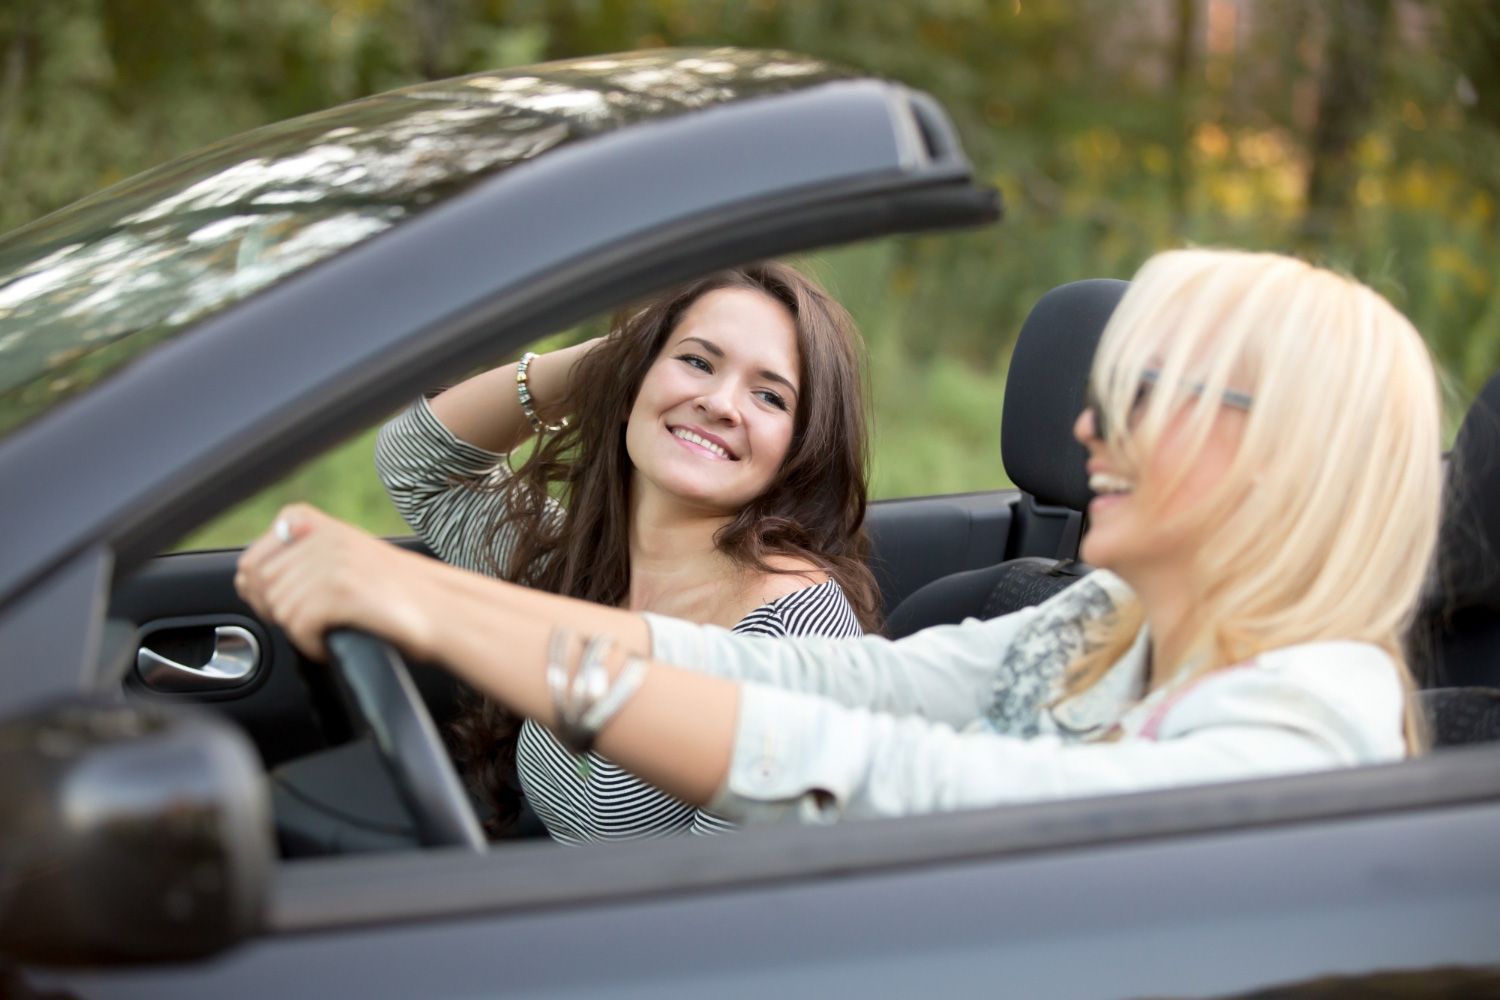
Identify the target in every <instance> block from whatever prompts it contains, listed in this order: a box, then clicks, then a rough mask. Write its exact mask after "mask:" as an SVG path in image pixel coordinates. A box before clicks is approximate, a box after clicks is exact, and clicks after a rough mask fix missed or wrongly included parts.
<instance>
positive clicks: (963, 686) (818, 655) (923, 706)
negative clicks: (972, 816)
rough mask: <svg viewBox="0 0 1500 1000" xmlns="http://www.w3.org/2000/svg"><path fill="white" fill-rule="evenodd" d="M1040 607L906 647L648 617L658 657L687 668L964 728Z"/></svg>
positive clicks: (871, 639)
mask: <svg viewBox="0 0 1500 1000" xmlns="http://www.w3.org/2000/svg"><path fill="white" fill-rule="evenodd" d="M1033 614H1035V611H1034V610H1031V609H1028V610H1026V611H1019V612H1017V613H1015V614H1013V615H1006V616H1004V617H1001V618H993V619H991V620H989V621H984V622H981V621H979V620H977V619H972V618H971V619H969V620H968V621H965V622H963V623H962V624H960V625H939V626H937V627H935V628H930V629H926V630H924V631H922V632H918V633H916V634H915V635H912V636H908V637H907V638H905V639H901V640H899V641H892V640H890V639H885V638H882V637H880V636H865V637H863V638H858V639H834V638H826V637H814V636H806V637H798V638H790V637H789V638H770V637H761V636H754V637H751V636H738V635H734V634H732V633H730V632H729V631H727V630H725V629H722V628H717V627H714V626H712V625H695V624H692V623H690V622H684V621H681V620H678V619H675V618H667V617H664V616H661V615H653V614H647V615H646V616H645V617H646V620H647V623H648V624H649V625H650V628H651V639H652V656H654V657H655V658H656V659H658V660H661V661H662V662H664V663H670V664H673V665H675V666H680V667H683V668H685V669H689V670H696V671H699V672H701V673H706V674H712V675H714V676H717V677H725V678H729V679H731V680H738V681H748V682H753V683H756V684H762V685H770V686H772V687H776V688H780V689H783V690H788V691H798V692H804V693H807V694H814V695H819V696H821V697H823V698H826V699H829V700H830V701H831V702H833V703H836V704H837V705H843V706H848V707H857V708H867V709H871V710H874V711H879V712H888V713H891V714H893V715H920V716H922V717H924V718H926V719H931V720H935V721H940V722H947V723H949V724H951V725H956V726H962V725H966V724H968V723H969V722H971V721H972V720H974V719H976V718H979V717H980V715H982V714H983V712H984V710H985V708H986V707H987V706H988V705H989V703H990V701H991V700H992V699H993V696H994V681H995V670H996V667H997V665H998V664H999V662H1000V658H1001V656H1003V655H1004V653H1005V651H1006V649H1007V648H1008V647H1009V645H1010V643H1011V641H1012V640H1013V639H1014V638H1015V635H1016V633H1017V631H1019V630H1020V628H1021V627H1022V625H1024V624H1025V623H1026V621H1028V620H1029V618H1030V616H1031V615H1033Z"/></svg>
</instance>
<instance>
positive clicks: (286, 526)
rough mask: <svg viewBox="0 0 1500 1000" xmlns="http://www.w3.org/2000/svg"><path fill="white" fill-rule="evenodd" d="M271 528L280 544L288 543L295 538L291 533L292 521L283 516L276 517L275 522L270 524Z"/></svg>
mask: <svg viewBox="0 0 1500 1000" xmlns="http://www.w3.org/2000/svg"><path fill="white" fill-rule="evenodd" d="M271 530H272V532H274V533H275V535H276V537H277V539H279V540H280V542H281V544H282V545H290V544H292V542H293V541H295V540H296V536H294V535H293V534H292V522H290V521H288V520H287V519H286V518H284V517H278V518H277V519H276V523H275V524H273V525H271Z"/></svg>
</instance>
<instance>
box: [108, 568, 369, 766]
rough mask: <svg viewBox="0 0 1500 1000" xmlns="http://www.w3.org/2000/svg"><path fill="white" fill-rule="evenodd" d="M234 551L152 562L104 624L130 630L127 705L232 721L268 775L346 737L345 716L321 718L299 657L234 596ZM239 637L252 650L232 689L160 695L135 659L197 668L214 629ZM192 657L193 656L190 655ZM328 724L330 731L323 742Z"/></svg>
mask: <svg viewBox="0 0 1500 1000" xmlns="http://www.w3.org/2000/svg"><path fill="white" fill-rule="evenodd" d="M239 555H240V553H239V550H236V549H215V550H211V551H205V552H184V553H177V554H174V555H167V556H160V557H158V558H156V559H154V560H152V561H151V562H150V564H149V565H147V566H146V567H145V568H143V569H142V570H141V571H140V572H138V573H136V574H134V575H133V576H132V577H131V578H130V579H129V580H127V581H125V582H124V583H123V584H121V585H120V586H118V587H117V588H116V590H115V593H114V595H113V600H112V602H111V606H110V617H111V618H113V619H116V620H119V619H124V620H126V621H129V622H131V623H132V624H134V625H135V628H136V649H135V651H134V652H133V653H132V654H131V655H130V656H129V660H128V663H127V666H126V675H125V687H126V690H127V691H129V692H130V693H131V694H132V695H133V696H136V697H141V698H148V699H153V700H160V701H167V702H179V703H197V704H204V705H208V706H211V707H212V708H213V709H214V710H215V711H219V712H222V713H224V714H226V715H228V716H229V717H230V718H232V719H233V720H234V721H235V722H237V723H238V724H239V725H240V726H242V727H243V728H244V729H245V731H246V732H247V733H249V734H250V737H251V739H252V740H253V741H254V742H255V745H256V747H258V748H259V749H260V752H261V755H262V757H263V758H264V759H265V762H266V765H267V766H268V767H273V766H275V765H276V764H278V763H280V762H281V761H284V760H288V759H290V758H293V757H299V756H302V755H303V754H307V753H311V752H313V751H315V750H319V749H322V748H324V747H326V746H328V745H330V743H332V742H337V741H339V740H340V739H342V738H344V737H346V736H347V730H343V731H340V730H339V729H338V727H337V720H339V719H340V718H341V717H342V715H343V713H342V712H341V711H329V710H328V709H329V708H331V707H332V706H330V705H329V704H328V698H329V697H331V695H330V694H328V693H327V692H325V691H324V690H323V686H322V685H321V684H318V683H316V682H314V683H312V684H309V683H308V681H307V679H306V678H307V674H308V672H307V671H306V670H305V669H304V665H303V663H302V660H301V656H300V654H298V653H297V651H296V650H295V649H294V648H293V647H292V645H291V643H290V642H288V641H287V638H286V636H285V635H284V634H283V633H282V632H281V631H280V630H279V629H272V628H268V627H267V626H265V625H263V624H262V623H261V622H260V621H259V620H258V619H257V618H256V616H255V612H254V611H253V610H252V609H251V608H250V606H249V605H247V604H246V603H245V602H244V601H242V600H240V597H239V595H238V594H236V593H235V590H234V571H235V562H236V560H238V558H239ZM221 627H227V628H240V629H243V630H244V631H246V632H248V633H249V634H250V635H251V636H252V637H253V638H254V639H255V640H256V644H257V646H258V650H257V657H256V664H255V667H254V670H253V671H252V674H251V676H249V677H247V678H245V679H243V680H242V681H241V682H240V683H237V684H223V685H218V686H212V685H202V686H199V687H197V688H196V689H194V688H186V686H185V685H184V688H185V689H178V690H162V689H161V688H162V687H163V685H160V684H158V685H155V686H153V685H151V684H148V683H147V680H146V672H145V671H143V669H142V662H143V658H142V657H141V655H140V650H141V649H145V650H147V651H148V652H155V653H157V654H158V655H160V656H162V657H163V658H165V659H176V660H178V661H179V663H182V664H183V665H184V666H186V667H188V668H193V667H199V668H200V669H201V667H202V666H203V665H205V664H206V663H207V662H208V660H209V658H210V657H211V655H212V650H213V640H214V635H213V633H214V631H215V630H216V629H217V628H221ZM195 654H196V655H195ZM330 720H333V726H332V728H333V731H332V732H330V731H329V730H330Z"/></svg>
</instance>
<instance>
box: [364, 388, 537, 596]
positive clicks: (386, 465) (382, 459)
mask: <svg viewBox="0 0 1500 1000" xmlns="http://www.w3.org/2000/svg"><path fill="white" fill-rule="evenodd" d="M375 469H376V472H377V473H378V474H379V476H380V481H381V483H383V484H384V486H385V490H386V493H387V494H388V495H389V496H390V498H391V502H392V503H394V504H395V505H396V510H397V511H399V512H400V514H401V516H402V517H403V518H404V519H405V520H406V523H407V524H408V525H410V526H411V529H412V531H414V532H416V533H417V535H418V537H420V538H421V539H422V541H424V542H426V543H427V546H428V548H430V549H432V551H433V552H434V553H436V554H437V556H438V557H439V558H440V559H442V560H443V561H444V562H447V563H450V564H452V565H454V566H460V567H462V568H464V569H469V570H475V571H477V572H481V573H487V572H491V571H492V570H493V569H494V568H495V567H504V566H506V565H508V563H509V558H510V554H511V549H512V547H513V545H514V544H515V535H514V529H508V530H505V529H503V530H502V531H501V532H500V533H498V534H497V535H496V537H495V539H494V543H493V546H492V547H491V549H490V552H489V554H490V556H491V557H492V558H493V563H491V560H490V559H486V558H485V555H486V553H485V547H484V543H485V539H486V537H487V536H488V534H489V530H490V527H491V526H492V525H494V524H495V523H496V522H497V521H499V520H500V519H501V518H502V517H503V516H504V514H505V509H506V508H505V495H504V494H503V493H501V492H499V491H498V490H497V489H496V487H497V486H499V485H500V484H501V483H503V482H505V481H506V480H507V479H509V478H510V474H511V473H510V467H509V465H508V464H507V463H506V456H505V455H503V454H500V453H498V452H493V451H488V450H486V449H484V448H479V447H476V446H475V445H472V444H469V443H468V442H467V441H462V440H460V439H459V438H458V437H456V436H455V435H454V434H453V432H452V431H450V430H448V428H447V427H445V426H443V423H442V422H441V421H440V420H438V418H437V416H436V415H434V414H433V412H432V408H431V406H430V405H429V404H428V402H427V400H425V399H419V400H417V402H416V403H414V404H412V406H411V407H410V408H408V409H407V410H405V411H404V412H402V413H401V414H400V415H399V416H397V417H395V418H394V419H393V420H391V421H390V422H389V423H387V424H386V425H385V426H384V427H382V428H381V429H380V434H379V436H378V437H377V438H376V440H375ZM549 510H550V512H551V514H552V516H553V517H558V516H561V510H562V509H561V507H560V506H558V505H557V504H556V502H555V501H549Z"/></svg>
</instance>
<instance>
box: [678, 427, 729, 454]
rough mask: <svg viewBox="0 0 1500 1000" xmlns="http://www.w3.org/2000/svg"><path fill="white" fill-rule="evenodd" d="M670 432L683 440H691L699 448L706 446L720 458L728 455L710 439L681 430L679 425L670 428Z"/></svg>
mask: <svg viewBox="0 0 1500 1000" xmlns="http://www.w3.org/2000/svg"><path fill="white" fill-rule="evenodd" d="M672 433H673V434H675V435H677V436H678V437H680V438H682V439H683V440H684V441H688V442H691V443H692V444H695V445H697V446H698V447H700V448H707V449H708V450H709V451H711V452H713V453H714V454H715V455H718V456H719V457H720V458H728V457H729V452H727V451H725V450H724V449H723V448H721V447H719V446H718V445H716V444H714V443H713V442H712V441H710V440H708V438H705V437H702V436H701V435H698V434H694V433H693V432H692V431H688V430H683V429H682V428H681V427H675V428H673V429H672Z"/></svg>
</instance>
